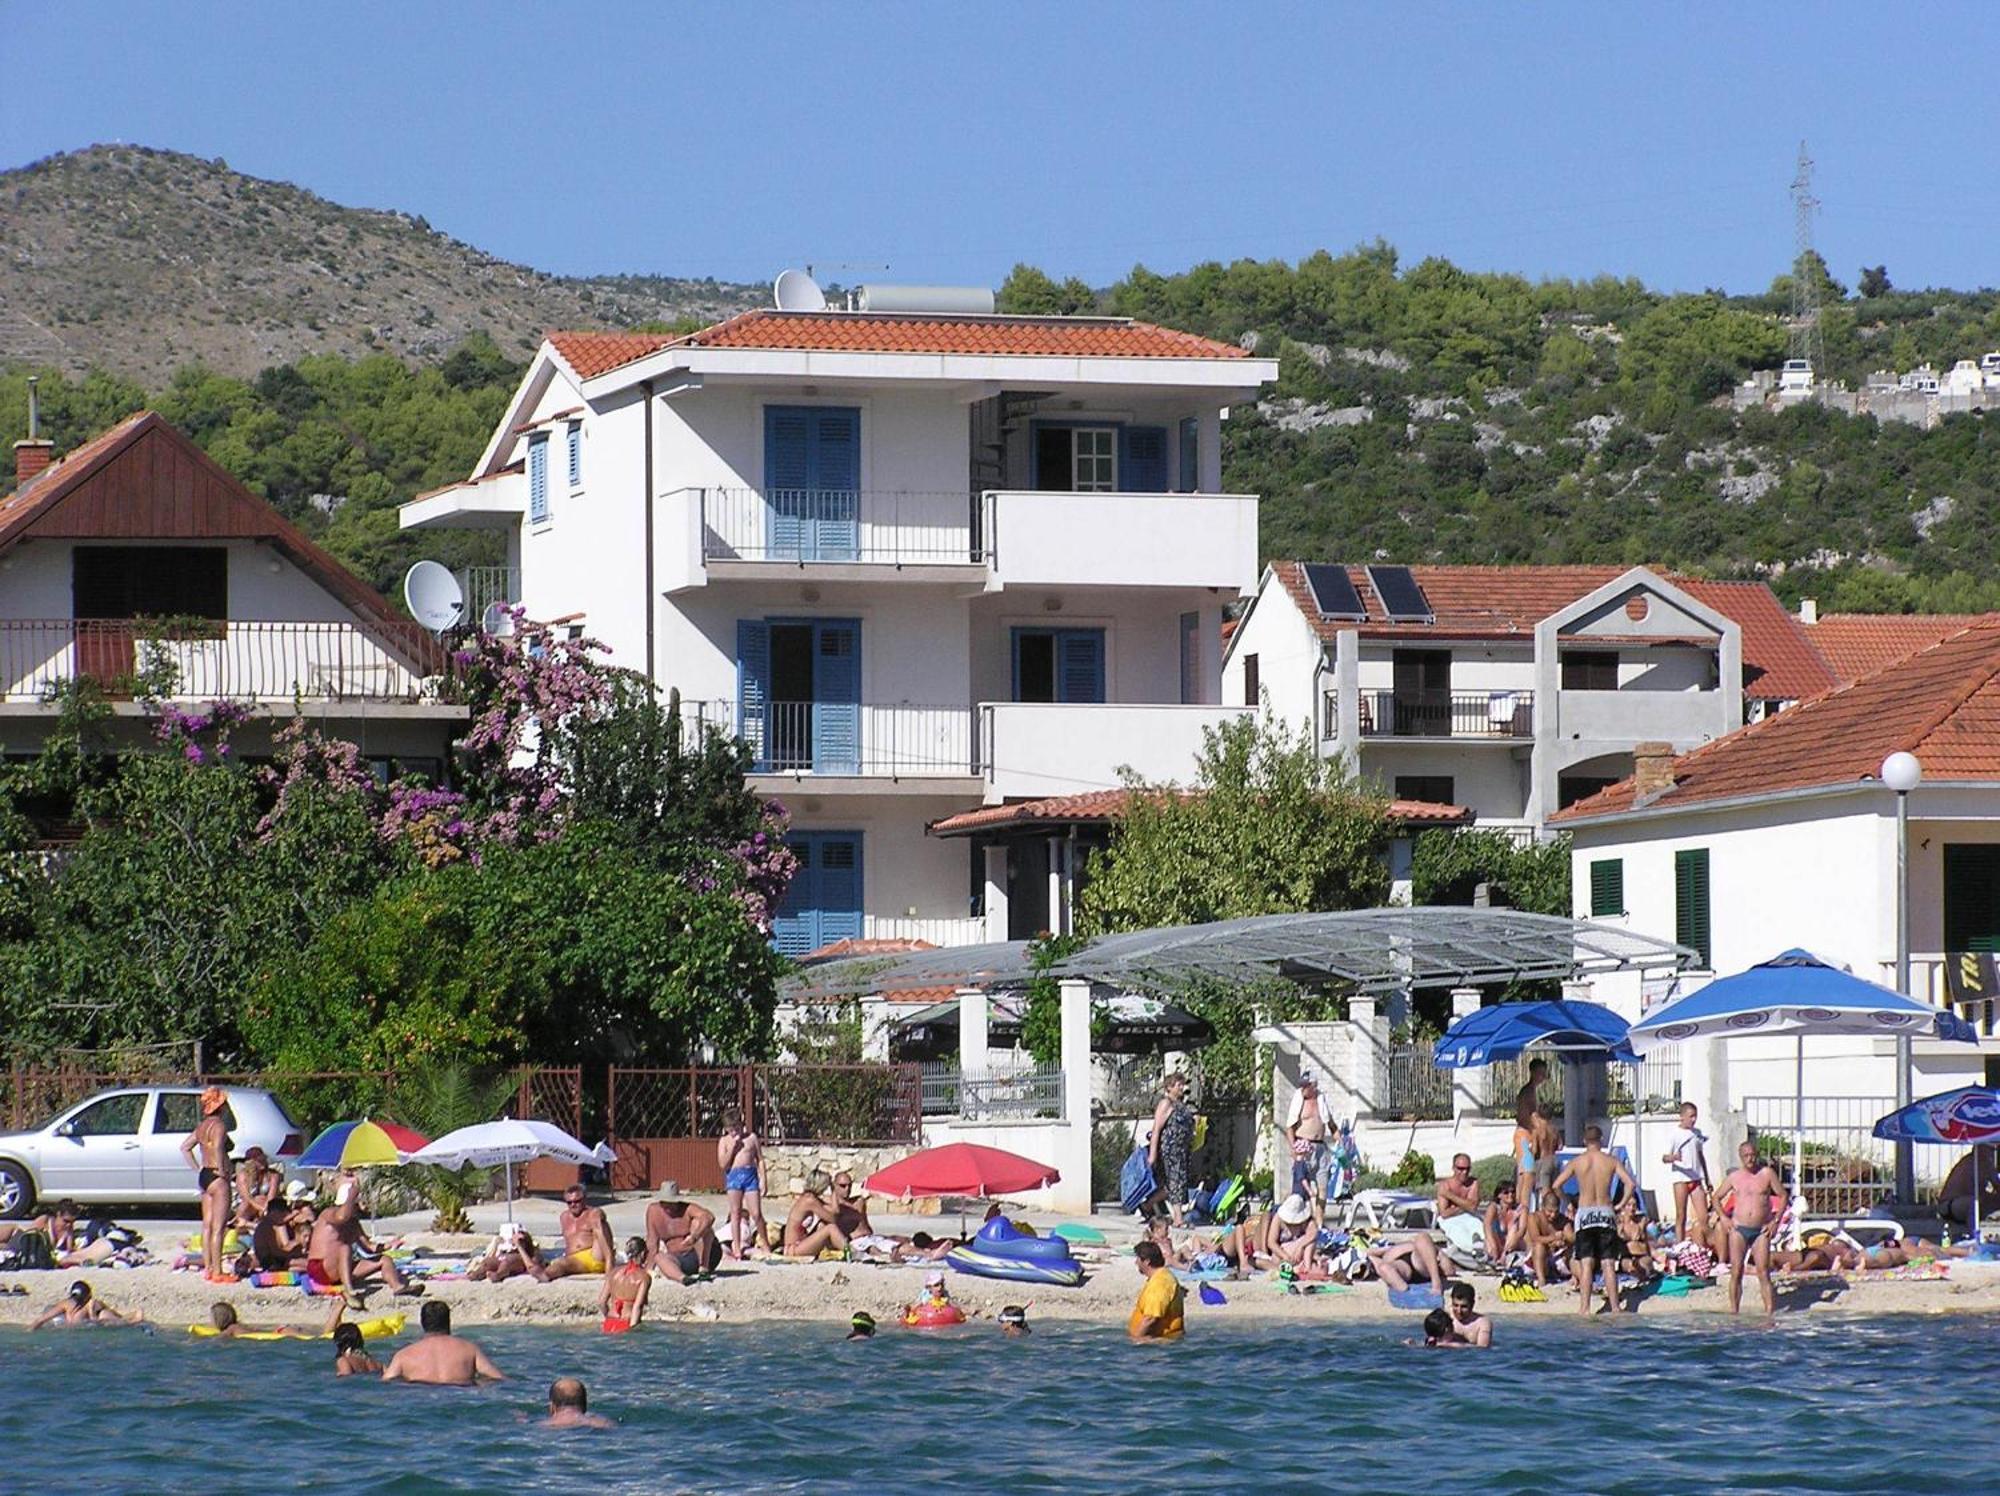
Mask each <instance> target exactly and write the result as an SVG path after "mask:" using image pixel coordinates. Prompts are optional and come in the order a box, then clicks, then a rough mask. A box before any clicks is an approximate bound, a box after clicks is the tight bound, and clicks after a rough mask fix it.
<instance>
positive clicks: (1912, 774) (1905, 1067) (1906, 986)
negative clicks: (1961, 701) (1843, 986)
mask: <svg viewBox="0 0 2000 1496" xmlns="http://www.w3.org/2000/svg"><path fill="white" fill-rule="evenodd" d="M1923 777H1924V766H1923V765H1922V764H1920V763H1918V762H1917V756H1916V755H1915V754H1914V753H1892V754H1890V755H1889V756H1888V757H1887V758H1885V759H1883V760H1882V782H1883V783H1884V784H1886V785H1887V786H1888V787H1889V788H1890V789H1892V790H1894V791H1895V792H1896V990H1897V991H1898V992H1900V993H1902V994H1903V995H1904V996H1905V997H1908V996H1910V995H1911V993H1910V791H1911V790H1913V789H1915V788H1916V787H1917V785H1918V784H1919V783H1920V782H1921V781H1922V780H1923ZM1909 1104H1910V1037H1909V1035H1908V1034H1898V1035H1897V1036H1896V1106H1897V1107H1898V1109H1900V1108H1902V1107H1906V1106H1908V1105H1909ZM1916 1176H1917V1171H1916V1160H1915V1156H1914V1152H1913V1149H1912V1145H1911V1144H1910V1143H1909V1142H1908V1141H1907V1140H1905V1141H1902V1142H1899V1143H1897V1144H1896V1198H1897V1199H1898V1200H1899V1201H1901V1202H1903V1203H1904V1204H1908V1203H1909V1202H1910V1200H1911V1199H1913V1198H1914V1197H1915V1195H1916V1182H1917V1178H1916Z"/></svg>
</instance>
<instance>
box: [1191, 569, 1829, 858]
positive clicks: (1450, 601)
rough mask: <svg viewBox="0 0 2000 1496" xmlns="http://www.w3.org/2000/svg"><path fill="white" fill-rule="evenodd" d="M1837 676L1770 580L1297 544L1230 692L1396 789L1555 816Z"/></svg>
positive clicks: (1400, 794) (1268, 576)
mask: <svg viewBox="0 0 2000 1496" xmlns="http://www.w3.org/2000/svg"><path fill="white" fill-rule="evenodd" d="M1832 685H1833V680H1832V677H1831V674H1830V673H1829V672H1828V670H1827V668H1826V664H1825V661H1824V660H1822V659H1821V658H1820V656H1819V654H1818V653H1817V651H1815V650H1814V649H1813V648H1812V647H1811V645H1810V644H1809V643H1808V642H1807V641H1806V639H1805V635H1804V632H1803V630H1802V628H1801V626H1800V624H1799V623H1798V621H1797V620H1796V619H1794V618H1793V617H1792V616H1791V615H1790V614H1788V613H1787V612H1786V611H1785V609H1784V608H1783V606H1782V605H1780V604H1779V602H1778V600H1777V598H1776V597H1775V596H1773V595H1772V593H1771V591H1770V589H1769V588H1768V587H1766V586H1764V585H1763V584H1762V583H1749V582H1704V581H1693V580H1688V579H1684V578H1677V577H1669V576H1666V575H1663V574H1661V573H1658V572H1653V571H1649V570H1647V569H1646V568H1644V567H1632V568H1629V569H1623V570H1621V569H1619V568H1617V567H1610V566H1516V567H1485V566H1415V567H1409V566H1386V565H1372V566H1341V565H1320V564H1313V563H1305V562H1297V561H1282V562H1278V563H1276V564H1274V565H1272V566H1270V567H1268V568H1267V569H1266V570H1265V572H1264V575H1263V579H1262V581H1261V583H1260V585H1259V587H1258V591H1257V597H1256V600H1255V601H1254V602H1253V603H1252V604H1251V606H1250V609H1249V611H1248V612H1247V613H1246V614H1245V615H1244V617H1243V618H1242V619H1241V620H1240V621H1239V622H1238V623H1237V625H1236V627H1235V628H1234V630H1232V632H1231V635H1230V638H1229V642H1228V647H1227V657H1226V659H1225V661H1224V666H1223V695H1224V698H1225V699H1226V700H1229V701H1239V702H1245V703H1252V702H1258V701H1260V700H1262V701H1268V703H1269V704H1270V707H1271V710H1272V712H1273V713H1274V714H1275V715H1277V716H1278V717H1280V718H1282V719H1284V720H1287V721H1290V722H1294V723H1298V724H1309V725H1310V726H1311V728H1312V730H1313V731H1314V732H1315V733H1316V734H1317V735H1318V739H1319V742H1320V743H1321V745H1322V747H1323V749H1324V751H1325V752H1327V753H1328V754H1340V755H1343V756H1345V757H1346V758H1347V759H1348V761H1349V762H1350V763H1352V764H1354V765H1355V766H1356V768H1357V771H1358V772H1359V773H1360V774H1361V775H1362V776H1363V777H1365V778H1368V779H1371V780H1375V781H1377V782H1379V784H1380V785H1381V787H1382V789H1383V790H1385V791H1386V792H1388V793H1390V794H1392V795H1394V796H1395V797H1396V798H1398V799H1405V800H1422V801H1432V802H1441V803H1447V804H1458V805H1463V806H1465V807H1467V808H1468V809H1470V810H1472V811H1473V812H1475V813H1476V815H1477V817H1478V820H1479V824H1480V825H1482V826H1496V825H1497V826H1514V827H1524V828H1529V829H1533V830H1537V831H1539V830H1540V828H1541V827H1542V826H1543V824H1544V823H1545V822H1546V821H1547V819H1548V817H1549V816H1550V815H1552V814H1553V813H1554V812H1555V811H1556V810H1557V809H1559V808H1560V807H1562V806H1564V805H1568V804H1570V803H1572V802H1573V801H1576V800H1579V799H1581V798H1583V797H1584V796H1586V795H1590V794H1594V793H1596V792H1597V791H1598V790H1601V789H1603V788H1605V787H1606V786H1607V785H1610V784H1613V783H1615V782H1616V781H1618V780H1620V779H1622V778H1624V777H1625V776H1626V775H1627V774H1629V773H1631V772H1632V767H1633V762H1634V754H1635V751H1636V750H1637V749H1639V748H1640V746H1641V745H1644V744H1654V743H1657V744H1662V745H1665V746H1664V747H1663V748H1662V750H1661V751H1680V750H1683V749H1687V748H1692V747H1694V746H1696V745H1698V744H1701V743H1704V742H1707V741H1709V740H1711V739H1714V738H1719V737H1721V736H1723V735H1724V734H1726V733H1728V732H1731V731H1733V730H1734V729H1735V728H1736V727H1738V726H1739V725H1740V724H1741V723H1742V722H1743V720H1744V717H1745V715H1746V713H1747V714H1749V715H1751V716H1753V717H1756V716H1762V715H1765V714H1767V713H1769V712H1775V711H1776V710H1778V709H1780V708H1781V707H1784V706H1787V705H1790V704H1792V703H1793V702H1796V701H1798V700H1800V699H1802V698H1805V697H1808V696H1812V695H1816V694H1818V693H1819V692H1821V691H1824V690H1826V689H1828V688H1830V687H1831V686H1832Z"/></svg>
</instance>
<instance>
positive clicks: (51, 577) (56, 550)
mask: <svg viewBox="0 0 2000 1496" xmlns="http://www.w3.org/2000/svg"><path fill="white" fill-rule="evenodd" d="M91 544H92V542H90V541H68V540H31V541H28V542H27V543H26V544H23V545H20V546H17V547H16V548H15V549H14V550H13V551H12V552H11V553H10V554H9V555H8V556H7V557H6V559H5V561H4V562H0V619H15V618H46V619H59V618H61V619H66V618H69V617H70V616H71V591H70V576H71V559H70V556H71V552H72V551H74V550H77V549H80V548H88V547H89V546H91ZM104 544H107V545H117V546H141V547H143V546H145V545H147V544H148V542H146V541H143V540H132V541H107V542H104ZM160 544H161V545H172V546H181V545H194V546H198V547H200V548H201V549H212V548H214V546H215V545H219V546H220V547H221V549H223V550H226V551H228V552H229V616H230V618H231V619H233V620H240V621H242V622H245V623H253V622H267V623H344V622H348V621H350V620H352V619H353V617H354V614H353V612H352V611H351V610H350V609H349V608H348V607H347V605H346V604H345V603H343V602H341V601H340V599H338V598H337V597H335V596H334V595H333V594H332V593H330V592H328V591H327V590H326V589H325V588H324V587H322V586H320V584H319V583H318V582H316V581H314V580H313V579H312V578H311V577H309V576H307V575H306V574H305V573H304V572H302V571H300V570H299V569H298V568H297V567H296V566H294V565H293V564H292V563H291V561H289V560H288V559H287V558H286V557H284V556H283V555H281V554H279V552H278V551H277V550H276V549H274V548H273V547H271V546H268V545H264V544H262V543H261V542H259V541H254V540H231V541H222V542H215V543H213V544H209V543H203V542H198V541H162V542H160Z"/></svg>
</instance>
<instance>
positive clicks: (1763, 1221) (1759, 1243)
mask: <svg viewBox="0 0 2000 1496" xmlns="http://www.w3.org/2000/svg"><path fill="white" fill-rule="evenodd" d="M1736 1156H1737V1158H1738V1159H1739V1160H1740V1161H1741V1162H1740V1163H1739V1165H1738V1167H1737V1168H1735V1169H1733V1170H1731V1171H1730V1175H1729V1186H1728V1189H1727V1190H1726V1191H1725V1192H1724V1195H1723V1206H1722V1208H1723V1211H1724V1213H1725V1214H1727V1215H1728V1217H1729V1233H1728V1237H1727V1240H1728V1242H1729V1312H1730V1313H1731V1314H1738V1313H1741V1312H1742V1309H1743V1265H1744V1264H1745V1263H1746V1262H1747V1263H1749V1265H1750V1269H1751V1271H1752V1272H1754V1273H1756V1275H1757V1286H1758V1288H1760V1289H1762V1290H1763V1293H1764V1312H1765V1313H1766V1314H1775V1313H1777V1312H1778V1291H1777V1290H1776V1289H1775V1288H1773V1287H1772V1286H1771V1228H1772V1226H1774V1225H1776V1224H1777V1220H1778V1217H1779V1216H1780V1215H1782V1214H1783V1213H1784V1209H1785V1204H1786V1201H1785V1186H1784V1185H1783V1184H1782V1183H1781V1182H1780V1181H1779V1179H1778V1173H1777V1170H1775V1169H1773V1168H1772V1167H1771V1166H1770V1165H1769V1164H1767V1163H1765V1162H1764V1161H1763V1160H1762V1159H1760V1158H1759V1157H1758V1156H1757V1145H1756V1144H1755V1143H1752V1142H1750V1141H1748V1140H1747V1139H1746V1140H1745V1141H1744V1143H1743V1145H1742V1146H1741V1147H1740V1148H1738V1149H1737V1150H1736Z"/></svg>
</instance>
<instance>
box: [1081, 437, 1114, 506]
mask: <svg viewBox="0 0 2000 1496" xmlns="http://www.w3.org/2000/svg"><path fill="white" fill-rule="evenodd" d="M1115 440H1116V438H1115V436H1114V434H1113V433H1112V432H1111V431H1110V430H1109V429H1108V428H1104V427H1095V428H1086V429H1084V430H1080V431H1078V432H1077V433H1076V465H1075V473H1076V481H1075V482H1073V483H1071V484H1070V489H1071V491H1072V492H1075V493H1110V492H1111V491H1112V490H1113V489H1114V488H1116V487H1117V486H1118V457H1117V449H1116V447H1115V446H1114V442H1115Z"/></svg>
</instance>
